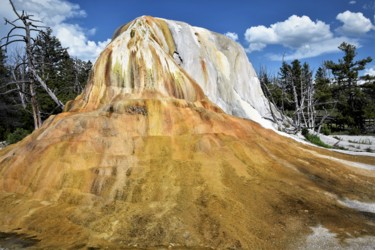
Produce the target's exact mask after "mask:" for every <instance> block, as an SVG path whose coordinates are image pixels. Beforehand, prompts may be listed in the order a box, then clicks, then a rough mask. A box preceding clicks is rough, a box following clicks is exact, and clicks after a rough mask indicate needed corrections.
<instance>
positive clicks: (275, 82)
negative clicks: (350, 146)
mask: <svg viewBox="0 0 375 250" xmlns="http://www.w3.org/2000/svg"><path fill="white" fill-rule="evenodd" d="M339 49H340V50H341V51H342V52H343V54H344V55H343V57H342V59H339V60H338V62H333V61H331V60H329V61H325V62H324V63H323V64H322V66H321V67H319V68H318V69H317V70H316V72H315V75H314V73H313V71H312V70H311V68H310V66H309V64H308V63H306V62H304V63H301V62H300V61H299V60H294V61H292V62H291V63H287V62H285V61H283V62H282V65H281V67H280V69H279V72H278V74H277V76H273V77H272V76H270V75H269V74H268V73H267V72H266V70H264V69H261V70H260V72H259V79H260V82H261V85H262V88H263V91H264V93H265V94H266V95H267V96H268V98H269V100H270V101H271V102H273V103H274V105H275V106H276V107H277V108H278V109H279V110H280V111H281V112H282V113H283V114H285V115H286V116H287V117H290V118H291V119H292V121H293V122H292V124H293V127H294V132H298V131H300V130H302V129H304V128H307V129H311V130H314V131H317V132H324V133H326V134H328V133H330V132H331V131H330V130H336V131H340V130H341V131H342V130H345V132H348V133H350V134H359V133H373V132H374V127H368V126H366V121H368V120H369V119H374V118H375V77H374V76H370V75H364V76H360V74H359V72H360V71H361V70H364V69H365V66H366V64H368V63H369V62H371V61H372V58H371V57H367V58H364V59H361V60H356V58H355V57H356V47H355V46H354V45H351V44H348V43H345V42H344V43H342V44H341V45H340V46H339ZM328 125H330V126H328Z"/></svg>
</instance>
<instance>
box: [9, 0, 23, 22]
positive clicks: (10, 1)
mask: <svg viewBox="0 0 375 250" xmlns="http://www.w3.org/2000/svg"><path fill="white" fill-rule="evenodd" d="M9 3H10V5H11V6H12V9H13V12H14V13H15V14H16V15H17V16H18V18H19V19H22V18H21V17H22V16H23V15H24V11H22V16H20V14H18V12H17V10H16V7H14V4H13V2H12V0H9Z"/></svg>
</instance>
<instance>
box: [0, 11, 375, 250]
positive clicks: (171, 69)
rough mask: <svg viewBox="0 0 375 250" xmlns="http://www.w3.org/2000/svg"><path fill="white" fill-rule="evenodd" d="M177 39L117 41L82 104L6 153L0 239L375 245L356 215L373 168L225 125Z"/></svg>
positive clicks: (239, 121)
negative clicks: (324, 232)
mask: <svg viewBox="0 0 375 250" xmlns="http://www.w3.org/2000/svg"><path fill="white" fill-rule="evenodd" d="M173 25H174V22H172V21H165V20H162V19H155V18H152V17H141V18H139V19H137V20H135V21H133V22H131V23H130V24H128V25H127V26H124V27H123V28H121V29H120V30H119V31H118V32H117V34H116V35H115V38H114V40H113V41H112V43H111V44H110V45H108V47H107V48H106V49H105V50H104V51H103V53H102V54H101V56H100V57H99V58H98V60H97V62H96V64H95V67H94V69H93V73H92V76H91V78H90V81H89V83H88V85H87V87H86V89H85V91H84V92H83V93H82V95H81V96H79V97H78V98H77V99H76V100H74V101H72V102H70V103H69V104H67V105H66V106H67V110H66V111H65V112H63V113H61V114H59V115H57V116H54V117H51V118H49V119H48V120H47V121H46V122H45V123H44V124H43V126H42V128H40V129H39V130H37V131H35V132H34V133H33V134H32V135H30V136H29V137H27V138H26V139H24V140H23V141H21V142H19V143H18V144H16V145H12V146H9V147H7V148H5V149H3V150H1V151H0V190H1V191H0V231H2V232H7V233H10V232H17V233H24V234H27V235H31V236H35V237H36V239H38V240H40V241H39V242H36V243H35V244H36V245H35V246H34V247H36V248H46V249H56V248H60V249H67V248H73V249H87V248H109V249H127V248H128V249H129V248H130V249H135V248H141V249H145V248H146V249H155V248H157V249H165V248H175V249H283V248H284V249H285V248H295V247H298V246H300V245H301V246H302V245H303V244H304V241H305V239H306V237H307V235H309V234H310V233H312V229H311V228H312V227H314V228H315V227H320V226H322V227H324V228H327V229H329V230H330V231H331V232H332V233H335V234H337V235H338V236H339V237H340V239H343V240H345V239H347V238H351V237H355V238H360V237H362V236H365V235H366V236H373V235H375V225H374V221H373V216H374V214H373V213H371V211H370V212H368V211H366V212H361V211H358V210H355V209H353V208H350V206H349V205H348V204H351V203H350V202H348V201H353V200H355V201H361V202H374V201H375V192H374V189H375V178H374V177H375V174H374V171H373V170H371V166H370V165H371V164H372V165H374V164H375V163H374V162H375V159H374V157H364V156H362V157H360V156H348V155H343V154H339V153H335V152H331V151H327V150H321V149H318V148H315V147H310V146H306V145H304V144H300V143H297V142H295V141H293V140H290V139H288V138H285V137H282V136H280V135H278V134H276V133H274V132H273V131H272V130H268V129H265V128H264V127H262V126H261V125H259V124H257V123H255V122H252V121H250V120H246V119H243V118H238V117H235V116H231V115H229V114H226V113H225V112H223V110H222V109H221V108H220V107H218V106H217V105H215V104H214V103H213V102H211V101H210V100H209V99H210V98H207V97H206V95H205V91H206V90H205V89H204V88H203V90H202V88H201V87H200V86H202V82H200V83H198V81H199V77H194V76H193V75H191V73H188V70H187V69H185V68H184V67H182V66H181V65H180V63H181V62H179V58H177V57H174V55H173V50H174V49H170V48H172V47H173V46H176V45H175V44H176V38H175V37H176V36H177V35H173V36H172V35H170V34H174V33H173V32H177V31H176V30H175V31H173V28H170V27H172V26H173ZM176 25H181V26H184V25H185V24H180V23H176ZM176 27H177V26H176ZM181 29H182V28H181ZM192 29H193V30H200V29H199V28H192ZM186 32H187V31H184V32H182V31H181V34H184V35H185V33H186ZM203 33H204V34H206V33H207V34H208V31H204V32H203V29H202V30H201V32H199V34H203ZM155 34H158V35H157V36H156V35H155ZM162 34H163V35H162ZM168 34H169V35H168ZM193 35H195V34H193ZM205 36H206V35H205ZM215 36H216V35H215ZM161 37H169V38H168V39H165V40H162V39H161ZM172 37H173V39H172ZM202 37H203V36H202ZM220 39H221V38H220ZM223 39H224V38H223ZM208 40H210V39H208ZM200 41H203V38H202V40H200ZM228 43H229V42H228ZM173 44H174V45H173ZM206 49H207V50H209V49H213V48H212V46H209V47H207V48H206ZM178 50H179V51H181V49H178ZM192 53H195V52H192ZM180 56H181V54H180ZM186 58H187V57H186ZM182 60H183V61H184V62H185V60H186V59H184V58H182ZM205 60H207V61H206V62H205V63H206V64H207V65H209V64H212V65H214V64H215V62H212V61H208V59H205ZM230 74H232V73H231V71H230ZM208 96H209V95H208ZM262 98H263V97H262ZM228 103H230V102H228ZM222 107H223V108H224V107H225V106H222ZM226 111H227V110H226ZM361 167H364V168H361ZM365 167H367V169H366V168H365ZM355 204H356V203H355ZM0 246H1V240H0Z"/></svg>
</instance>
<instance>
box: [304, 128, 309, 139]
mask: <svg viewBox="0 0 375 250" xmlns="http://www.w3.org/2000/svg"><path fill="white" fill-rule="evenodd" d="M308 134H309V130H308V129H307V128H302V135H303V136H304V137H306V136H307V135H308Z"/></svg>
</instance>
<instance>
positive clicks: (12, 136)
mask: <svg viewBox="0 0 375 250" xmlns="http://www.w3.org/2000/svg"><path fill="white" fill-rule="evenodd" d="M28 134H30V131H28V130H25V129H23V128H17V129H16V130H15V131H13V133H9V134H8V135H7V139H6V141H7V143H8V144H13V143H16V142H18V141H20V140H22V139H23V138H25V137H26V136H27V135H28Z"/></svg>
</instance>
